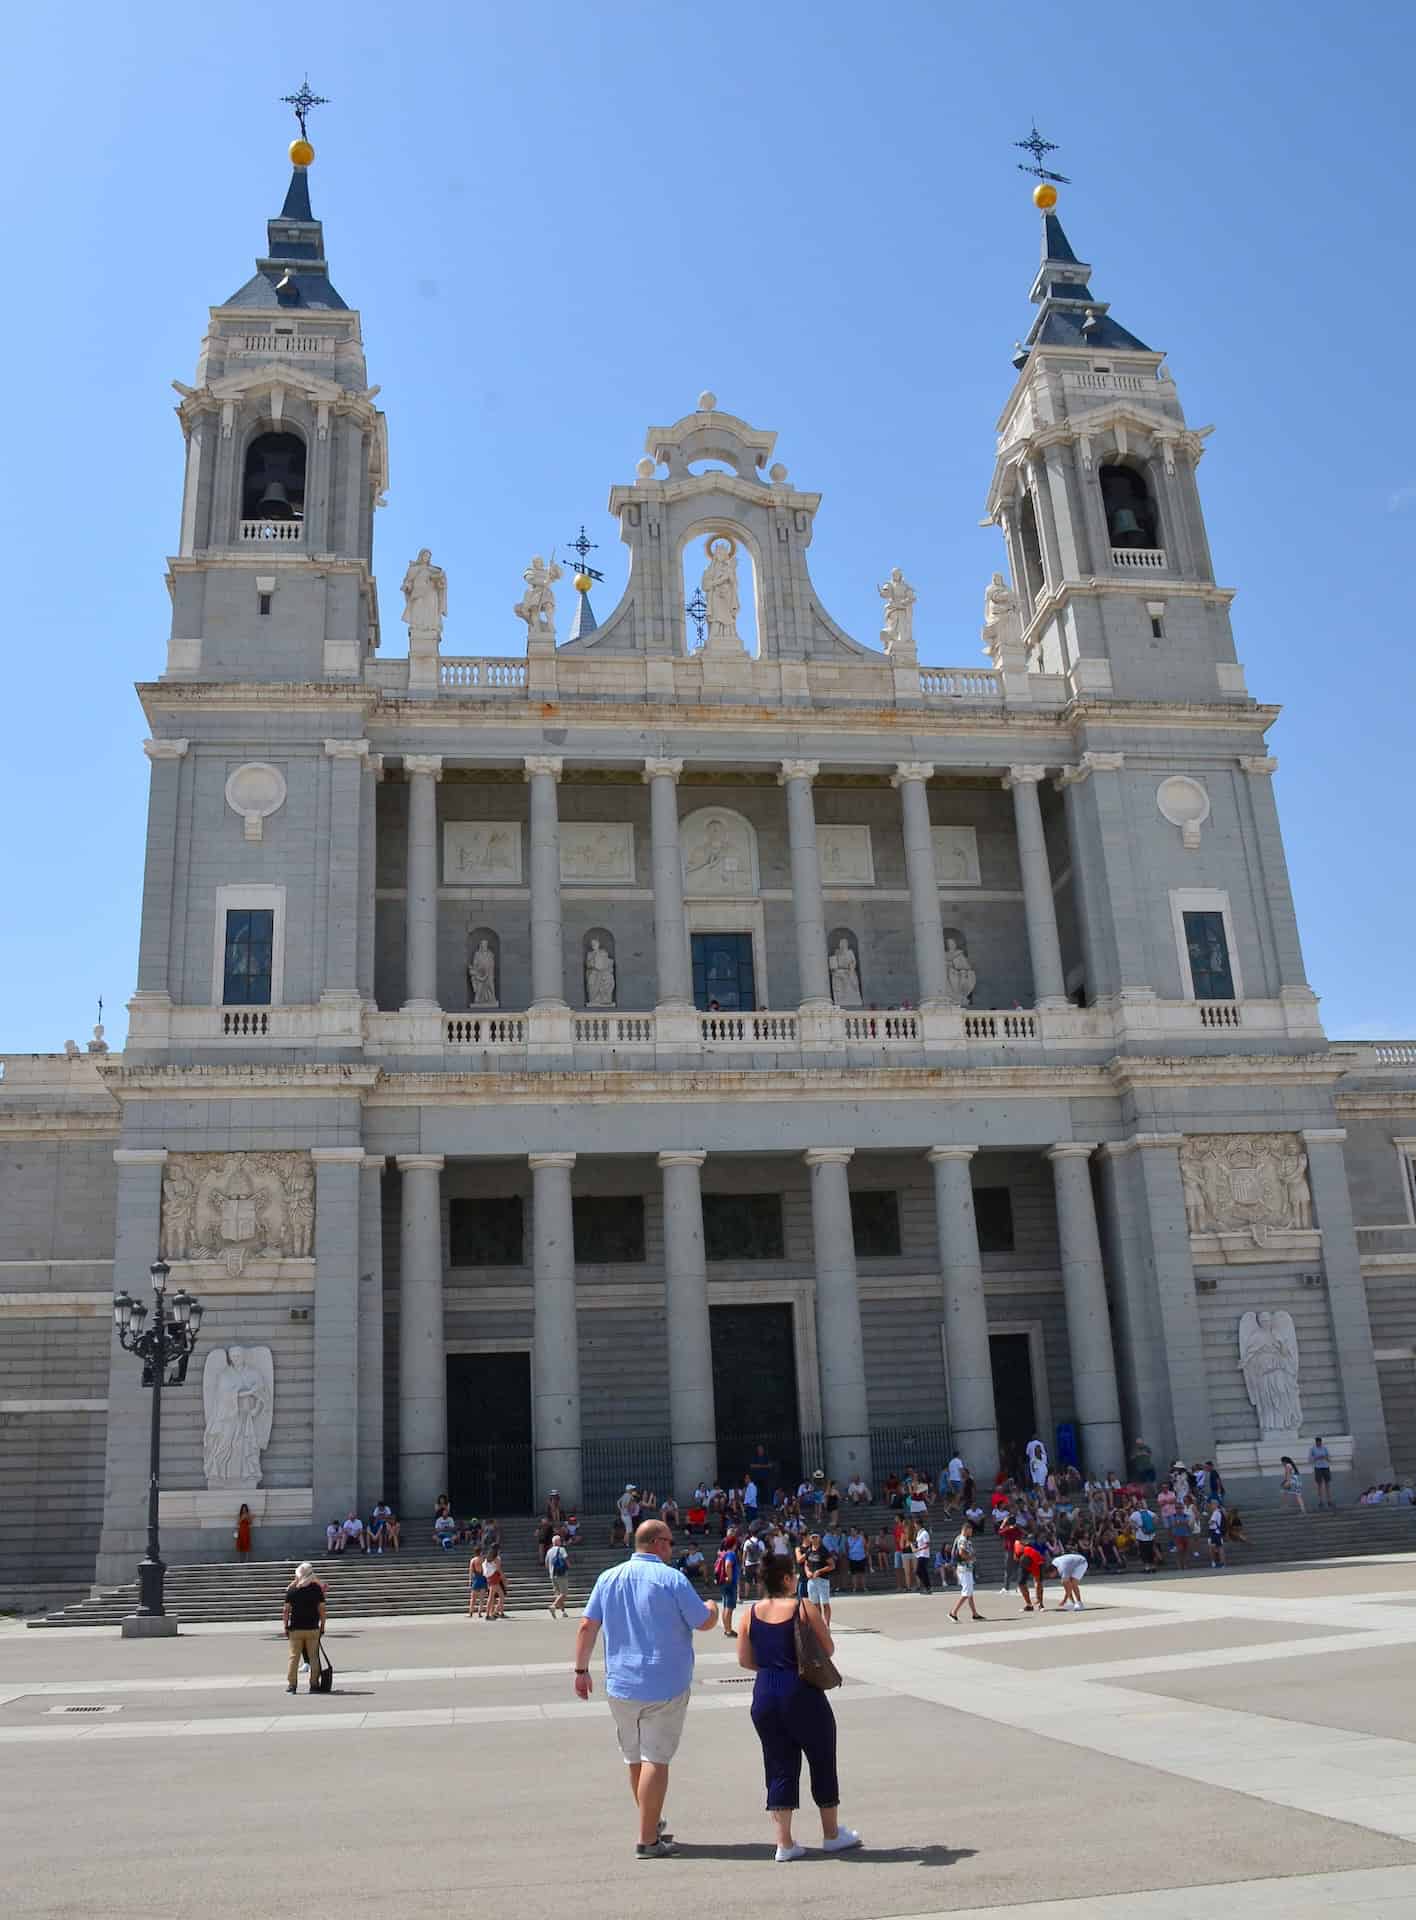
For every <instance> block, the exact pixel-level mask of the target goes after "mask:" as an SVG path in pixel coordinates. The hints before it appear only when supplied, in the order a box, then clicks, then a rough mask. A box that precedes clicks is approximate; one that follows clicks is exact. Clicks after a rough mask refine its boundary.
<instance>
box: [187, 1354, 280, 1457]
mask: <svg viewBox="0 0 1416 1920" xmlns="http://www.w3.org/2000/svg"><path fill="white" fill-rule="evenodd" d="M202 1409H203V1412H204V1413H205V1415H206V1429H205V1431H204V1433H203V1434H202V1470H203V1472H204V1473H205V1474H206V1483H207V1486H208V1487H209V1488H210V1487H258V1486H259V1485H260V1483H261V1455H262V1454H263V1453H264V1452H265V1450H266V1448H267V1447H268V1446H269V1445H270V1423H271V1417H272V1415H273V1414H274V1411H275V1387H274V1365H273V1363H272V1360H271V1357H270V1348H269V1347H213V1348H212V1350H211V1352H210V1353H209V1354H208V1355H207V1359H206V1366H205V1367H204V1368H203V1369H202Z"/></svg>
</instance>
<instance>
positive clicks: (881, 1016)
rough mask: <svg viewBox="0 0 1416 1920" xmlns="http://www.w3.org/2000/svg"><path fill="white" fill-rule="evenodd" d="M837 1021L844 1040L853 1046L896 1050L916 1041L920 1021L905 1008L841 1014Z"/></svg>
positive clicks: (919, 1030) (913, 1013)
mask: <svg viewBox="0 0 1416 1920" xmlns="http://www.w3.org/2000/svg"><path fill="white" fill-rule="evenodd" d="M840 1018H841V1024H842V1026H843V1027H844V1028H845V1031H846V1039H847V1040H848V1041H851V1042H853V1043H856V1044H859V1043H860V1042H862V1041H864V1042H865V1043H866V1044H867V1045H871V1046H879V1045H883V1046H887V1047H888V1046H900V1045H904V1044H908V1043H909V1042H911V1041H917V1040H918V1039H919V1038H920V1033H921V1027H920V1017H919V1015H918V1014H917V1013H915V1012H913V1011H912V1010H910V1009H909V1008H903V1009H899V1010H894V1009H887V1010H885V1011H883V1012H882V1011H880V1010H879V1009H877V1008H874V1007H872V1008H870V1009H869V1010H862V1011H861V1012H859V1013H843V1014H842V1015H841V1016H840Z"/></svg>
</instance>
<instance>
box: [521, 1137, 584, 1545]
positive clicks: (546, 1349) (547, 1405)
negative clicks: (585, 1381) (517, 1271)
mask: <svg viewBox="0 0 1416 1920" xmlns="http://www.w3.org/2000/svg"><path fill="white" fill-rule="evenodd" d="M529 1161H530V1166H531V1178H532V1197H531V1268H532V1272H531V1281H532V1297H533V1302H534V1308H535V1322H534V1328H533V1333H532V1347H531V1405H532V1413H531V1427H532V1432H533V1433H534V1434H535V1447H536V1463H535V1486H534V1488H533V1490H532V1491H533V1496H534V1499H535V1501H536V1503H537V1504H538V1505H539V1503H540V1502H541V1501H542V1500H544V1499H545V1497H546V1495H547V1494H548V1493H549V1491H550V1489H551V1488H552V1487H555V1488H557V1489H558V1491H559V1493H560V1496H561V1499H562V1501H563V1502H564V1504H565V1505H566V1507H567V1508H573V1507H576V1506H578V1505H579V1503H580V1498H581V1468H580V1332H579V1327H578V1324H577V1320H576V1312H575V1233H574V1226H573V1222H572V1218H571V1205H570V1170H571V1168H572V1167H573V1166H574V1165H575V1155H574V1154H573V1153H533V1154H531V1155H529Z"/></svg>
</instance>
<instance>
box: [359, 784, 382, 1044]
mask: <svg viewBox="0 0 1416 1920" xmlns="http://www.w3.org/2000/svg"><path fill="white" fill-rule="evenodd" d="M382 779H383V758H382V756H381V755H380V754H377V753H370V754H366V755H365V758H364V772H363V775H362V776H361V778H360V781H359V938H358V949H359V959H358V980H359V998H360V999H361V1000H362V1001H363V1002H364V1004H365V1005H366V1006H368V1007H370V1008H372V1007H373V1005H374V928H375V924H376V920H377V914H378V819H379V815H378V795H379V782H380V781H381V780H382Z"/></svg>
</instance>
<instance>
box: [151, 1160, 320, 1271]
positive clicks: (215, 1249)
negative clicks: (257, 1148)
mask: <svg viewBox="0 0 1416 1920" xmlns="http://www.w3.org/2000/svg"><path fill="white" fill-rule="evenodd" d="M314 1237H315V1173H314V1168H313V1166H312V1165H311V1162H310V1156H309V1154H308V1153H303V1152H295V1153H173V1154H169V1155H168V1157H167V1164H166V1166H165V1167H164V1169H163V1175H162V1231H161V1246H162V1257H163V1259H164V1260H169V1261H171V1260H219V1261H220V1262H221V1264H222V1265H223V1266H224V1267H225V1269H226V1271H227V1272H228V1273H229V1274H230V1275H231V1276H232V1277H233V1278H234V1277H235V1276H236V1275H237V1274H239V1273H240V1272H241V1271H242V1269H243V1268H244V1266H245V1264H246V1262H247V1261H248V1260H308V1259H309V1258H310V1256H311V1253H312V1252H313V1249H314Z"/></svg>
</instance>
